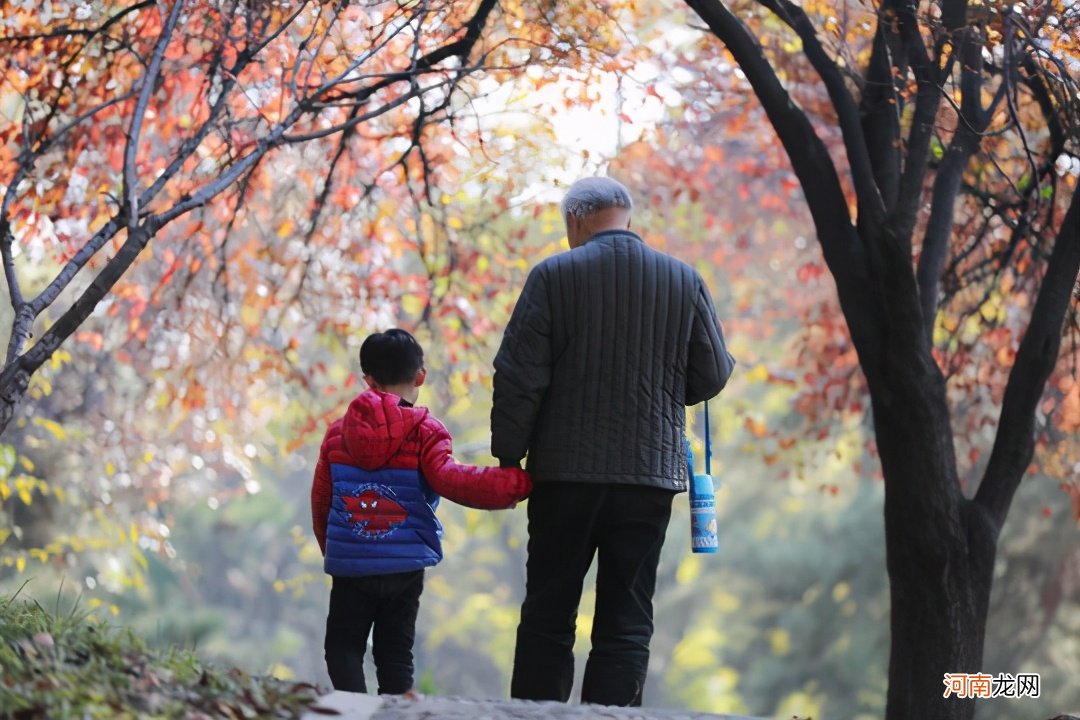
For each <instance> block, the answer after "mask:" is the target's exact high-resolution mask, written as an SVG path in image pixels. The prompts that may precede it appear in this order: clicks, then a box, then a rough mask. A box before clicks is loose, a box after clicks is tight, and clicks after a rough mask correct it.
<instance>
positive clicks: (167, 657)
mask: <svg viewBox="0 0 1080 720" xmlns="http://www.w3.org/2000/svg"><path fill="white" fill-rule="evenodd" d="M317 697H318V692H317V689H316V688H315V686H313V685H310V684H307V683H296V682H287V681H282V680H278V679H276V678H273V677H265V676H253V675H249V674H248V673H246V672H244V671H242V670H239V669H236V668H220V667H216V666H214V665H212V664H208V663H204V662H203V661H202V660H200V659H199V657H198V656H197V655H196V654H195V653H194V652H191V651H188V650H179V649H175V648H172V649H164V650H158V649H153V648H149V647H147V645H146V643H145V642H144V641H143V639H142V638H140V637H138V636H137V635H135V634H134V633H133V632H132V631H131V630H128V629H124V628H117V627H114V626H111V625H109V624H108V623H106V622H104V621H103V620H99V619H95V618H93V617H92V616H90V615H89V613H86V612H82V611H79V610H78V608H77V606H76V607H75V608H73V609H72V610H71V612H68V613H59V612H49V611H48V610H46V609H45V608H43V607H42V606H41V605H40V604H39V603H37V602H33V601H28V600H20V599H18V597H17V594H16V596H14V597H10V598H0V717H4V718H13V720H37V719H38V718H49V719H50V720H51V719H52V718H58V719H61V720H63V719H66V718H72V719H75V718H79V719H80V720H82V719H83V718H102V719H104V718H109V719H110V720H111V719H112V718H140V719H141V718H205V717H212V718H297V717H299V716H300V715H301V714H302V713H303V712H304V710H306V709H307V707H308V706H309V705H311V704H312V703H313V702H314V701H315V699H316V698H317Z"/></svg>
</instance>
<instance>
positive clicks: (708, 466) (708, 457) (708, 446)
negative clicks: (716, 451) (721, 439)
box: [705, 400, 712, 475]
mask: <svg viewBox="0 0 1080 720" xmlns="http://www.w3.org/2000/svg"><path fill="white" fill-rule="evenodd" d="M705 474H706V475H712V433H710V432H709V401H708V400H706V401H705Z"/></svg>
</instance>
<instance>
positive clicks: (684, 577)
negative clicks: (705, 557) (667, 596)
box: [675, 553, 701, 585]
mask: <svg viewBox="0 0 1080 720" xmlns="http://www.w3.org/2000/svg"><path fill="white" fill-rule="evenodd" d="M700 574H701V560H700V559H699V558H698V556H697V555H694V554H692V553H687V555H686V556H685V557H684V558H683V559H682V561H681V562H680V563H679V567H678V568H677V569H676V570H675V580H676V582H678V583H679V584H680V585H686V584H689V583H692V582H694V580H695V579H696V578H697V576H698V575H700Z"/></svg>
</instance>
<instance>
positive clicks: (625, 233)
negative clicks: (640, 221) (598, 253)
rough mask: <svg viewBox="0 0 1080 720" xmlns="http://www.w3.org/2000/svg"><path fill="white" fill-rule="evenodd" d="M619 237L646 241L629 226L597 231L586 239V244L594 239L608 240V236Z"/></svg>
mask: <svg viewBox="0 0 1080 720" xmlns="http://www.w3.org/2000/svg"><path fill="white" fill-rule="evenodd" d="M617 237H626V238H631V239H634V240H637V241H638V242H641V243H643V242H645V241H644V240H642V239H641V236H640V235H638V234H637V233H636V232H634V231H633V230H630V229H629V228H627V229H625V230H602V231H600V232H598V233H596V234H595V235H593V236H591V237H590V238H589V239H588V240H586V241H585V245H588V244H589V243H591V242H593V241H594V240H606V239H607V238H617ZM582 247H584V245H582Z"/></svg>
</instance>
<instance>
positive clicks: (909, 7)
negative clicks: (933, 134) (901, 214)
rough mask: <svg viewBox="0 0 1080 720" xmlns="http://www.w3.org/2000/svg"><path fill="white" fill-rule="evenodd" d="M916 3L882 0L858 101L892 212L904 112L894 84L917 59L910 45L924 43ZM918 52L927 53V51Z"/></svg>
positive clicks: (873, 164)
mask: <svg viewBox="0 0 1080 720" xmlns="http://www.w3.org/2000/svg"><path fill="white" fill-rule="evenodd" d="M915 5H916V4H915V3H914V2H912V0H886V1H885V2H883V3H882V5H881V7H880V8H879V9H878V19H877V28H876V30H875V32H874V43H873V48H872V50H871V53H870V61H869V63H868V64H867V72H866V78H865V81H864V83H863V93H862V99H861V101H860V103H859V110H860V113H861V115H862V128H863V134H864V135H865V137H866V144H867V148H868V150H869V153H870V164H871V168H872V169H873V172H874V178H875V181H876V183H877V186H878V187H879V188H880V189H881V195H882V198H883V200H884V202H885V206H886V208H888V209H889V210H890V211H891V210H892V209H893V208H894V207H895V206H896V202H897V198H898V196H899V193H900V167H901V153H900V116H901V114H902V113H903V98H902V96H901V95H900V93H898V92H897V84H898V83H902V82H903V80H904V78H905V76H906V75H907V68H908V63H909V62H910V61H911V59H912V57H915V58H916V61H917V60H918V57H917V53H916V52H909V51H908V45H909V44H911V43H912V41H913V37H914V38H917V39H918V41H919V43H920V44H921V42H922V36H921V35H920V34H919V31H918V21H917V20H916V19H915V11H916V9H917V7H914V6H915ZM894 18H895V21H894ZM911 23H915V32H914V33H912V32H911V31H910V28H907V27H904V26H906V25H910V24H911ZM894 27H895V28H896V30H895V31H894V29H893V28H894ZM922 50H923V54H924V55H925V53H926V49H925V47H924V48H923V49H922Z"/></svg>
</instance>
